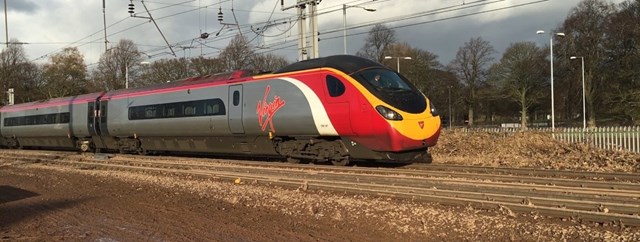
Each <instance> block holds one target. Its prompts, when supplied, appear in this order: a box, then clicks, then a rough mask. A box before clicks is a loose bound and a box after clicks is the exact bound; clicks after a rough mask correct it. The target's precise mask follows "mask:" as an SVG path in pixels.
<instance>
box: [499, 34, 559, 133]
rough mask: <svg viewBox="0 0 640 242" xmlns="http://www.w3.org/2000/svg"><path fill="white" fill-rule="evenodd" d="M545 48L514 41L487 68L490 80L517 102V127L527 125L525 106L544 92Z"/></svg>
mask: <svg viewBox="0 0 640 242" xmlns="http://www.w3.org/2000/svg"><path fill="white" fill-rule="evenodd" d="M545 57H546V52H545V51H544V50H542V49H540V48H538V47H537V46H536V44H535V43H533V42H519V43H514V44H511V46H509V48H507V50H506V51H505V53H504V54H503V55H502V59H501V60H500V62H499V63H496V64H495V65H494V66H493V67H492V68H491V79H490V80H491V81H492V82H493V83H494V84H495V86H496V87H497V88H499V89H501V90H502V93H503V94H504V95H505V96H506V97H507V98H510V99H511V100H513V101H515V102H516V103H518V105H519V106H520V120H521V121H520V122H521V128H522V129H526V128H527V114H528V113H529V108H530V107H531V106H533V105H534V104H536V103H538V100H539V99H540V98H541V97H542V96H544V94H543V93H542V92H540V91H539V90H541V89H542V87H543V86H544V85H545V80H546V79H545V77H546V74H547V73H546V72H545V71H544V70H546V67H548V65H546V63H547V62H546V60H545Z"/></svg>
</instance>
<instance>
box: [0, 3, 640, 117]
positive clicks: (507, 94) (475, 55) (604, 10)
mask: <svg viewBox="0 0 640 242" xmlns="http://www.w3.org/2000/svg"><path fill="white" fill-rule="evenodd" d="M637 23H640V0H627V1H625V2H623V3H621V4H618V5H616V4H612V3H609V2H607V1H605V0H583V1H581V2H580V3H579V4H578V5H577V6H576V7H574V8H573V9H572V10H571V11H570V12H569V14H568V16H567V17H566V18H565V20H564V21H563V22H562V23H561V24H560V25H559V26H558V27H557V28H556V29H554V30H552V31H551V32H552V33H564V34H565V35H564V37H556V39H555V42H554V46H553V50H554V68H555V71H554V86H555V92H554V97H555V116H556V120H557V122H556V123H557V124H558V125H560V126H570V125H575V126H578V125H580V124H581V123H582V119H583V116H582V115H583V113H582V105H583V104H582V86H583V85H582V66H581V60H584V69H585V73H584V74H585V75H584V89H585V100H586V102H585V107H586V118H587V119H588V121H589V122H588V123H589V126H592V127H593V126H595V125H596V121H598V124H599V125H600V124H623V125H630V124H631V125H633V124H635V125H637V124H638V123H639V122H638V120H639V117H640V64H639V63H640V28H638V24H637ZM547 34H549V33H547ZM546 37H549V36H546ZM17 43H20V42H19V41H18V40H12V41H11V42H10V44H9V45H8V46H7V47H6V48H5V49H3V50H2V51H1V52H0V86H1V87H2V89H3V90H5V91H6V90H7V89H8V88H14V89H15V93H16V103H22V102H29V101H36V100H42V99H49V98H56V97H63V96H70V95H78V94H84V93H90V92H95V91H109V90H115V89H121V88H124V87H125V85H126V82H125V79H127V76H128V77H129V78H128V79H129V83H128V84H129V87H140V86H147V85H151V84H155V83H162V82H169V81H174V80H179V79H182V78H186V77H189V76H197V75H206V74H211V73H218V72H225V71H232V70H239V69H257V70H259V71H268V70H277V69H279V68H281V67H283V66H285V65H287V64H288V61H287V60H286V58H284V57H282V56H278V55H274V54H257V53H256V52H255V51H254V48H252V46H251V45H250V42H249V41H248V40H247V39H246V38H245V37H243V36H242V35H237V36H236V37H235V38H233V39H232V40H231V41H230V42H229V44H228V45H227V46H226V47H225V48H224V49H222V50H221V52H220V54H219V55H218V57H215V58H205V57H198V58H191V59H186V58H174V59H161V60H158V61H154V62H151V63H147V62H145V59H146V58H147V57H146V55H145V53H143V52H142V51H140V50H138V48H137V46H136V45H135V44H134V43H133V42H132V41H131V40H127V39H123V40H120V41H119V42H118V43H117V44H116V45H115V46H113V47H112V48H110V49H108V50H107V51H106V52H105V53H103V54H102V55H101V57H100V60H99V61H98V63H97V64H96V65H95V66H93V67H92V68H91V69H92V70H91V71H89V70H88V67H87V65H86V64H85V63H84V57H83V55H82V54H81V53H80V52H79V51H78V49H77V48H75V47H69V48H65V49H64V50H62V51H61V52H59V53H56V54H54V55H52V56H50V57H49V62H48V63H46V64H35V63H33V62H31V61H29V60H28V59H27V56H26V54H25V51H24V49H23V47H22V45H20V44H17ZM549 47H550V46H548V45H547V46H538V45H537V44H536V43H534V42H517V43H512V44H511V45H510V46H509V47H508V48H507V49H506V50H504V52H503V54H502V56H496V53H497V52H496V50H495V49H494V48H493V46H492V45H491V43H490V42H488V41H486V40H484V39H483V38H482V37H475V38H471V39H469V41H467V42H465V43H464V45H463V46H461V47H460V48H459V49H458V51H457V53H456V55H455V58H454V59H453V60H452V61H451V62H449V63H447V64H443V63H441V62H440V61H439V60H438V56H437V55H435V54H433V53H431V52H429V51H427V50H423V49H419V48H415V47H412V46H411V45H409V44H408V43H405V42H401V41H400V40H399V39H398V36H397V35H396V33H395V31H394V30H392V29H390V28H388V27H386V26H385V25H383V24H379V25H376V26H374V27H373V28H372V29H371V30H370V31H369V35H368V36H367V38H366V40H365V43H364V45H363V46H362V48H361V49H360V50H359V51H358V53H357V55H360V56H363V57H366V58H369V59H372V60H375V61H378V62H380V63H383V64H385V65H387V66H389V68H392V69H395V68H397V66H396V64H397V61H398V60H397V59H385V56H394V57H401V56H408V57H412V59H411V60H403V59H401V60H399V61H402V63H401V65H402V70H401V73H402V75H404V76H406V77H407V78H408V79H409V80H411V81H412V82H413V84H414V85H415V86H416V87H418V88H419V89H420V90H421V91H422V92H423V93H424V94H425V95H427V96H428V97H429V98H430V99H431V100H432V102H433V103H434V104H435V106H436V107H437V108H438V109H439V110H440V113H441V114H442V117H443V118H445V119H449V117H451V120H447V122H450V123H452V124H454V125H468V126H474V125H498V124H500V123H520V124H521V126H522V127H523V128H524V127H527V126H530V125H541V124H543V125H544V124H546V125H548V123H549V119H548V116H549V115H550V112H551V108H550V107H551V103H550V102H551V101H550V96H551V93H550V66H549V65H550V63H549V62H550V61H549V58H550V56H549ZM572 56H575V57H582V58H581V59H579V60H578V59H574V60H571V58H570V57H572ZM0 100H1V103H2V104H6V100H7V93H6V92H4V91H3V92H0Z"/></svg>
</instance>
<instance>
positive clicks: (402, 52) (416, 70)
mask: <svg viewBox="0 0 640 242" xmlns="http://www.w3.org/2000/svg"><path fill="white" fill-rule="evenodd" d="M387 54H389V55H393V56H409V57H411V58H412V59H411V60H402V59H401V60H400V61H401V62H402V63H400V65H401V66H402V75H403V76H405V77H407V78H408V79H409V81H411V82H412V83H413V84H414V85H415V86H416V87H417V88H418V89H420V90H421V91H423V92H424V93H425V94H427V95H429V94H431V93H434V92H435V91H436V89H437V87H438V84H436V83H435V81H436V80H437V79H436V78H435V70H436V69H442V64H440V62H439V61H438V56H437V55H435V54H433V53H431V52H429V51H426V50H422V49H417V48H413V47H412V46H411V45H409V44H408V43H394V44H391V45H390V46H389V47H388V48H387ZM397 61H398V60H396V59H390V60H384V61H383V62H382V63H384V64H385V65H387V66H388V67H390V68H391V69H396V68H397V64H398V63H397Z"/></svg>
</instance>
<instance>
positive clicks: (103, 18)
mask: <svg viewBox="0 0 640 242" xmlns="http://www.w3.org/2000/svg"><path fill="white" fill-rule="evenodd" d="M6 1H7V0H5V2H6ZM105 8H106V5H105V0H102V23H103V25H104V52H107V43H108V41H107V13H106V10H105Z"/></svg>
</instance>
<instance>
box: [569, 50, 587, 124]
mask: <svg viewBox="0 0 640 242" xmlns="http://www.w3.org/2000/svg"><path fill="white" fill-rule="evenodd" d="M578 58H579V59H580V60H581V61H582V129H586V128H587V105H586V102H585V100H586V99H585V87H584V56H572V57H571V58H570V59H572V60H575V59H578Z"/></svg>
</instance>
